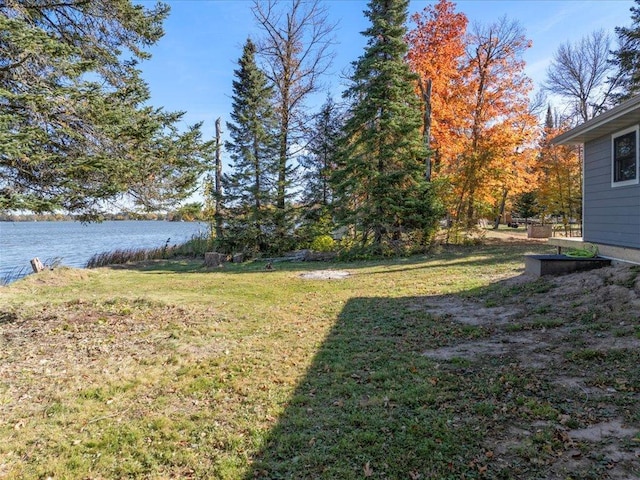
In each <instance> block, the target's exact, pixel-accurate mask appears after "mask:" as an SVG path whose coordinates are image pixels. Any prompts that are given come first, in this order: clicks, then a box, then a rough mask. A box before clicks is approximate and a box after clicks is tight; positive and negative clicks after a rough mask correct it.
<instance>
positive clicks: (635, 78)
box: [610, 0, 640, 103]
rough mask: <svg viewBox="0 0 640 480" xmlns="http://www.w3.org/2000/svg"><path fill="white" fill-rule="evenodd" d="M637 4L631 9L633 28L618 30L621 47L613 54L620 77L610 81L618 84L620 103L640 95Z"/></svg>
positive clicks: (639, 1)
mask: <svg viewBox="0 0 640 480" xmlns="http://www.w3.org/2000/svg"><path fill="white" fill-rule="evenodd" d="M635 3H636V5H635V6H633V7H631V9H630V10H631V21H632V24H631V26H629V27H617V28H616V34H617V35H618V43H619V45H620V47H619V48H618V50H616V51H615V52H613V59H612V62H613V64H614V65H615V66H616V67H617V68H618V76H615V77H613V78H612V79H611V80H610V81H611V82H615V83H616V84H617V87H618V92H617V94H616V95H615V100H616V101H617V102H618V103H619V102H621V101H623V100H626V99H628V98H631V97H632V96H634V95H637V94H639V93H640V0H635ZM614 86H616V85H614Z"/></svg>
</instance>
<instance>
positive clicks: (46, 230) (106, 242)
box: [0, 220, 208, 283]
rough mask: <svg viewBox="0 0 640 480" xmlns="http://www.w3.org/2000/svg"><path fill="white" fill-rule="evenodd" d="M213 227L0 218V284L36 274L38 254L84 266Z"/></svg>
mask: <svg viewBox="0 0 640 480" xmlns="http://www.w3.org/2000/svg"><path fill="white" fill-rule="evenodd" d="M205 232H208V225H207V224H206V223H198V222H166V221H146V220H141V221H133V220H131V221H128V220H125V221H117V222H103V223H91V224H86V225H83V224H82V223H80V222H0V283H2V282H3V281H11V280H15V279H16V277H19V276H23V275H25V274H27V273H31V271H32V270H31V264H30V261H31V259H32V258H34V257H38V258H39V259H40V260H41V261H42V262H43V263H45V264H51V263H52V262H53V261H54V260H55V259H59V260H60V263H61V264H62V265H67V266H70V267H84V266H85V265H86V263H87V261H88V260H89V259H90V258H91V257H92V256H93V255H95V254H96V253H103V252H110V251H113V250H118V249H140V248H157V247H162V246H164V245H165V244H166V243H167V240H169V243H170V245H175V244H180V243H184V242H186V241H187V240H189V239H191V238H192V237H193V236H194V235H197V234H199V233H205Z"/></svg>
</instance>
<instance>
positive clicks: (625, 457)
mask: <svg viewBox="0 0 640 480" xmlns="http://www.w3.org/2000/svg"><path fill="white" fill-rule="evenodd" d="M545 251H552V250H550V249H549V247H545V246H541V245H539V244H538V245H526V244H523V243H518V242H515V243H511V244H508V245H488V246H482V247H469V248H451V249H447V250H443V251H441V252H438V253H436V254H433V255H429V256H422V257H412V258H409V259H402V260H388V261H376V262H359V263H348V264H305V263H299V264H275V267H276V268H275V270H274V271H265V270H264V264H260V263H248V264H244V265H226V266H225V267H224V268H221V269H217V270H211V271H207V270H204V269H203V268H202V267H201V263H193V262H157V263H152V264H149V265H146V266H137V267H132V268H128V269H127V268H118V269H97V270H90V271H87V270H66V269H62V270H58V271H54V272H44V273H42V274H40V275H38V276H31V277H30V278H27V279H25V280H23V281H20V282H17V283H15V284H12V285H11V286H9V287H5V288H0V305H2V307H0V419H1V420H0V478H8V479H18V478H20V479H32V478H33V479H41V478H42V479H45V478H53V479H58V478H60V479H62V478H82V479H84V478H92V479H102V478H104V479H107V478H150V479H161V478H212V479H246V480H249V479H255V478H264V479H267V478H268V479H301V478H327V479H360V478H379V479H382V478H386V479H413V480H415V479H447V478H451V479H460V478H468V479H470V478H505V479H506V478H593V479H596V478H635V477H637V476H638V475H640V467H639V462H640V458H639V457H638V455H640V449H639V447H640V435H639V434H638V431H639V430H640V413H639V411H638V410H639V409H638V403H637V402H638V399H639V398H638V395H639V394H638V392H639V391H640V367H639V365H640V353H639V349H638V348H637V347H638V344H640V326H639V325H640V324H639V323H638V317H637V311H638V310H637V308H638V307H637V305H638V304H637V303H633V302H634V301H636V300H637V294H638V293H640V292H639V291H638V287H637V285H638V283H637V282H636V276H638V272H637V271H636V270H634V269H633V268H631V269H626V270H624V271H623V272H622V273H620V272H619V271H616V273H611V275H610V276H609V277H606V278H605V279H604V280H602V282H601V284H599V285H600V288H606V289H608V290H606V297H607V298H608V297H611V296H612V295H613V293H611V292H618V294H619V298H620V299H621V300H620V301H619V302H617V303H616V305H619V307H616V308H613V307H611V306H610V305H609V304H608V303H606V302H604V301H597V300H596V299H597V298H599V297H597V296H594V290H593V289H591V286H592V285H591V284H588V283H584V282H583V284H581V283H580V281H581V280H580V281H578V280H576V281H575V282H573V283H571V285H574V284H575V285H578V286H577V287H576V288H575V289H574V290H575V291H574V290H572V291H571V292H573V293H571V292H569V291H568V290H566V288H568V287H566V286H565V287H563V286H562V284H561V282H560V281H559V279H551V280H548V279H543V280H531V279H529V280H523V279H522V278H520V279H516V280H514V277H519V276H520V274H521V273H522V270H523V259H522V255H523V254H524V253H526V252H535V253H542V252H545ZM316 269H340V270H346V271H348V272H349V273H350V275H349V276H348V277H346V278H344V279H341V280H309V279H304V278H302V277H301V274H302V273H305V272H307V271H310V270H316ZM607 275H608V274H607ZM576 278H577V277H576ZM580 278H582V277H580ZM584 278H585V279H589V278H591V277H587V276H585V277H584ZM598 278H600V277H598ZM603 278H604V277H603ZM585 282H587V280H585ZM590 285H591V286H590ZM610 287H611V288H610ZM614 287H615V288H614ZM562 288H565V290H562ZM622 289H625V291H627V292H631V293H629V295H632V293H633V292H635V294H636V296H635V297H633V298H632V297H628V298H627V297H624V298H626V300H624V301H623V300H622V299H623V292H622ZM616 298H618V297H616ZM554 299H555V300H554ZM625 302H626V303H625ZM608 340H610V341H608ZM541 365H542V367H541ZM603 424H606V425H608V426H609V428H610V429H612V430H613V431H614V433H615V435H614V437H615V441H614V440H613V439H612V438H611V437H610V436H604V435H601V436H600V437H597V436H595V437H594V436H592V437H589V435H588V433H589V431H590V430H589V428H590V427H592V426H600V431H602V425H603Z"/></svg>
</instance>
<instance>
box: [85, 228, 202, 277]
mask: <svg viewBox="0 0 640 480" xmlns="http://www.w3.org/2000/svg"><path fill="white" fill-rule="evenodd" d="M212 248H213V239H212V238H211V237H210V235H209V234H208V233H202V232H201V233H198V234H196V235H193V236H192V237H191V239H190V240H188V241H187V242H185V243H183V244H180V245H177V244H176V245H171V238H167V241H166V242H165V244H164V246H162V247H158V248H128V249H117V250H112V251H109V252H102V253H97V254H95V255H93V256H92V257H91V258H90V259H89V260H88V261H87V263H86V265H85V267H86V268H98V267H105V266H107V265H123V264H125V263H130V262H143V261H147V260H162V259H166V258H175V257H191V258H195V257H199V256H204V254H205V252H207V251H210V250H211V249H212Z"/></svg>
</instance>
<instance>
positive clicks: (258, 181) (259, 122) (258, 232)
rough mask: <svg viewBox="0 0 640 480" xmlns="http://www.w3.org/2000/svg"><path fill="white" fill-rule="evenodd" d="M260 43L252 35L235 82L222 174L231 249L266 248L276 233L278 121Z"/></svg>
mask: <svg viewBox="0 0 640 480" xmlns="http://www.w3.org/2000/svg"><path fill="white" fill-rule="evenodd" d="M255 55H256V47H255V45H254V43H253V42H252V41H251V40H250V39H248V40H247V41H246V43H245V45H244V49H243V53H242V57H241V58H240V60H239V61H238V64H239V68H238V69H237V70H235V77H236V79H235V80H234V81H233V103H232V112H231V119H232V120H233V121H232V122H227V128H228V129H229V135H230V137H231V140H230V141H228V142H226V144H225V147H226V149H227V151H228V152H229V153H230V154H231V161H232V163H231V165H230V173H229V174H227V175H225V176H224V177H223V186H224V192H225V194H224V196H225V201H224V203H225V211H226V220H225V223H226V232H225V235H224V241H223V245H225V246H226V247H227V248H228V249H230V250H238V249H240V250H242V251H246V252H249V251H250V252H258V251H262V252H264V251H268V250H270V248H271V244H272V242H273V240H274V239H273V235H274V208H273V202H274V198H275V186H276V173H277V163H276V158H277V150H276V148H277V135H276V133H275V128H276V120H275V117H274V113H273V107H272V104H271V101H272V99H273V89H272V87H271V86H270V85H269V83H268V81H267V78H266V76H265V75H264V73H263V72H262V71H261V70H260V69H259V68H258V66H257V64H256V61H255Z"/></svg>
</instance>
